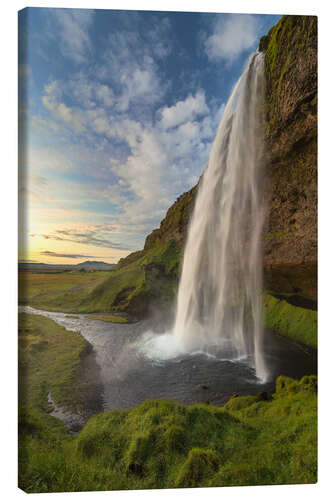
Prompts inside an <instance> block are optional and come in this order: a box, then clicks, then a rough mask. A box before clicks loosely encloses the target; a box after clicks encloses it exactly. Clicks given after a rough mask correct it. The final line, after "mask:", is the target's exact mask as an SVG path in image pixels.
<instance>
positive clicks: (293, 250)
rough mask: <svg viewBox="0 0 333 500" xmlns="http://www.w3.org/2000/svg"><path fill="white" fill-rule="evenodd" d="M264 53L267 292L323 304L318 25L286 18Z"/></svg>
mask: <svg viewBox="0 0 333 500" xmlns="http://www.w3.org/2000/svg"><path fill="white" fill-rule="evenodd" d="M259 49H260V50H262V51H264V52H265V53H266V57H265V73H266V99H265V115H266V152H267V153H266V172H267V179H268V186H267V201H268V216H267V225H266V231H265V235H264V256H265V270H266V273H265V274H266V282H267V288H268V289H275V290H276V291H281V292H286V293H289V292H293V291H294V292H302V293H305V294H307V295H311V296H312V297H315V296H316V291H317V290H316V262H317V18H316V17H311V16H284V17H282V19H281V20H280V21H279V22H278V23H277V25H275V26H274V27H273V28H272V29H271V30H270V31H269V33H268V35H267V36H265V37H263V38H262V39H261V41H260V46H259ZM279 275H280V276H281V275H282V276H285V277H286V278H287V279H284V280H283V279H282V280H281V279H280V278H279Z"/></svg>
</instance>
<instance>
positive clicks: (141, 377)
mask: <svg viewBox="0 0 333 500" xmlns="http://www.w3.org/2000/svg"><path fill="white" fill-rule="evenodd" d="M19 311H20V312H27V313H30V314H41V315H43V316H46V317H48V318H50V319H52V320H54V321H56V322H57V323H58V324H60V325H62V326H64V327H65V328H66V329H68V330H74V331H77V332H80V333H81V335H82V336H83V337H84V338H85V339H86V340H87V341H88V342H89V343H90V344H91V346H92V351H91V353H90V354H89V355H88V356H87V358H86V359H85V360H84V361H83V366H82V370H81V372H82V375H81V376H82V377H83V378H84V384H83V385H82V387H83V389H82V394H81V397H80V399H81V402H82V407H83V411H82V413H81V415H80V416H78V417H77V419H76V420H77V421H76V425H82V423H83V422H84V421H85V420H86V419H87V418H88V417H89V416H91V415H92V414H94V413H97V412H99V411H101V410H103V409H104V410H106V409H116V408H132V407H135V406H137V405H138V404H140V403H141V402H142V401H144V400H146V399H168V400H173V401H178V402H182V403H184V404H193V403H195V402H207V401H209V402H210V403H211V404H214V405H222V404H224V403H225V402H226V401H227V400H228V399H229V397H230V395H231V394H233V393H237V394H240V395H243V394H258V393H259V392H262V391H274V380H275V378H276V377H277V376H278V375H281V374H283V375H288V376H291V377H295V378H300V377H302V376H303V375H306V374H312V373H316V371H317V358H316V353H315V352H313V351H310V350H305V349H301V348H299V347H298V346H297V345H295V344H294V343H292V342H290V341H289V340H287V339H284V338H283V337H280V336H277V335H274V334H272V333H270V332H269V331H266V332H265V346H264V355H265V360H266V362H267V365H268V366H269V367H270V374H271V380H270V381H269V382H267V383H264V384H263V383H261V382H260V381H259V380H258V379H257V378H256V376H255V372H254V370H253V368H251V367H250V366H249V365H248V364H247V363H246V362H245V361H243V362H242V361H230V360H227V359H225V358H226V355H225V350H223V352H222V350H221V348H219V347H214V348H212V349H210V350H209V352H207V353H204V352H194V353H192V354H179V355H178V356H177V357H174V358H171V359H163V356H156V358H155V359H154V356H152V355H151V352H150V351H149V349H147V346H148V347H149V343H151V342H152V340H153V341H154V340H155V339H151V338H149V335H150V334H149V333H148V334H147V332H149V331H152V330H154V331H155V332H158V331H160V333H163V329H161V328H162V327H161V326H160V327H159V325H158V323H157V322H156V321H154V320H147V321H141V322H138V323H132V324H116V323H106V322H103V321H99V320H91V319H87V318H86V317H85V316H86V315H80V314H78V315H72V314H71V315H68V314H63V313H58V312H48V311H40V310H37V309H33V308H31V307H28V306H21V307H20V308H19ZM156 335H159V334H158V333H157V334H156ZM163 342H165V348H167V346H168V345H169V342H168V338H167V337H166V338H164V339H163V338H162V346H163ZM50 397H51V396H50ZM56 410H57V414H56V416H58V417H59V418H62V417H63V420H64V421H65V422H66V423H68V425H70V426H71V425H72V424H73V420H75V418H74V417H73V416H72V418H70V417H69V415H68V414H67V413H66V412H63V413H62V412H61V411H60V410H59V408H57V409H56ZM64 415H65V416H64Z"/></svg>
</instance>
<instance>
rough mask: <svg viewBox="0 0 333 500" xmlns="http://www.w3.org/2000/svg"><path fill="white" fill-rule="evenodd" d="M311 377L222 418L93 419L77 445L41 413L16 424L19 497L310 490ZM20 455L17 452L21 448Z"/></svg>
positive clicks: (198, 409)
mask: <svg viewBox="0 0 333 500" xmlns="http://www.w3.org/2000/svg"><path fill="white" fill-rule="evenodd" d="M316 411H317V397H316V377H314V376H311V377H303V379H302V380H301V381H294V380H292V379H289V378H287V377H279V379H278V380H277V384H276V393H275V394H273V395H272V396H271V397H270V398H269V400H267V401H266V400H262V399H261V398H260V397H252V398H251V399H248V398H247V397H244V398H243V397H238V398H232V399H231V400H230V401H229V403H227V404H226V405H225V406H224V407H222V408H217V407H213V406H209V405H193V406H188V407H186V406H183V405H181V404H178V403H173V402H168V401H146V402H144V403H143V404H141V405H140V406H139V407H138V408H135V409H132V410H114V411H107V412H103V413H101V414H99V415H96V416H94V417H92V418H91V419H90V420H89V421H88V422H87V424H86V425H85V426H84V428H83V429H82V430H81V431H80V433H79V434H78V435H77V436H75V437H74V436H70V435H69V434H68V433H66V431H65V430H64V429H63V428H62V426H61V424H59V423H58V422H56V421H55V420H54V419H52V417H49V416H48V415H43V414H42V413H41V412H37V411H31V412H27V413H25V414H23V415H22V416H21V421H20V442H21V444H22V446H21V447H20V449H21V450H22V451H21V453H20V487H21V488H22V489H24V490H25V491H28V492H50V491H53V492H56V491H88V490H115V489H143V488H144V489H147V488H173V487H198V486H201V487H204V486H231V485H256V484H299V483H314V482H316V480H317V455H316V446H317V436H316V422H317V420H316ZM23 445H24V446H23Z"/></svg>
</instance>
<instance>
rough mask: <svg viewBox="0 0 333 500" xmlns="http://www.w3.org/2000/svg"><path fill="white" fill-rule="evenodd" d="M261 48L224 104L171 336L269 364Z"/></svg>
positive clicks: (259, 368) (259, 366)
mask: <svg viewBox="0 0 333 500" xmlns="http://www.w3.org/2000/svg"><path fill="white" fill-rule="evenodd" d="M263 88H264V55H263V54H262V53H256V54H254V55H253V56H251V58H250V59H249V62H248V65H247V67H246V69H245V71H244V73H243V74H242V76H241V77H240V79H239V80H238V82H237V84H236V86H235V88H234V90H233V92H232V94H231V96H230V99H229V101H228V104H227V106H226V108H225V111H224V114H223V117H222V120H221V123H220V125H219V128H218V132H217V135H216V138H215V141H214V144H213V147H212V150H211V154H210V158H209V163H208V167H207V169H206V171H205V173H204V175H203V178H202V180H201V182H200V186H199V190H198V194H197V197H196V203H195V207H194V212H193V216H192V220H191V224H190V227H189V232H188V237H187V242H186V247H185V254H184V262H183V269H182V275H181V281H180V285H179V291H178V299H177V313H176V320H175V325H174V336H175V337H176V339H177V342H178V341H180V342H181V343H182V345H183V346H185V348H186V350H193V349H203V348H205V347H206V346H211V345H216V344H217V345H219V346H222V347H224V348H225V350H226V352H228V356H229V357H230V358H237V359H244V360H247V361H249V362H250V363H253V366H254V367H255V370H256V374H257V377H258V378H260V379H263V380H265V379H266V378H267V375H268V372H267V368H266V366H265V362H264V358H263V352H262V334H263V332H262V325H261V291H262V252H261V232H262V226H263V220H264V200H263V190H262V170H261V166H262V165H261V163H262V162H261V156H262V145H263V135H262V130H261V119H260V118H261V110H262V99H263Z"/></svg>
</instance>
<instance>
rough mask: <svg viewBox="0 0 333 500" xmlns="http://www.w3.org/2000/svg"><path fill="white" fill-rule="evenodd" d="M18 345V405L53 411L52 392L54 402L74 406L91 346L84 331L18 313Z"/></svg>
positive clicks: (72, 407)
mask: <svg viewBox="0 0 333 500" xmlns="http://www.w3.org/2000/svg"><path fill="white" fill-rule="evenodd" d="M18 348H19V352H18V359H19V407H20V408H21V409H22V408H23V407H28V408H35V409H39V410H44V411H46V412H47V411H50V409H51V408H50V405H49V403H48V399H47V396H48V393H49V392H51V394H52V398H53V400H54V401H55V403H57V404H59V405H61V406H64V407H66V408H69V409H75V406H76V399H75V391H74V390H73V387H78V374H79V370H80V365H81V359H82V356H84V354H85V352H86V350H87V348H88V344H87V342H86V341H85V340H84V339H83V338H82V337H81V335H80V334H79V333H76V332H69V331H67V330H65V328H63V327H62V326H59V325H58V324H56V323H55V322H54V321H52V320H50V319H48V318H45V317H42V316H37V315H32V314H19V337H18Z"/></svg>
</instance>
